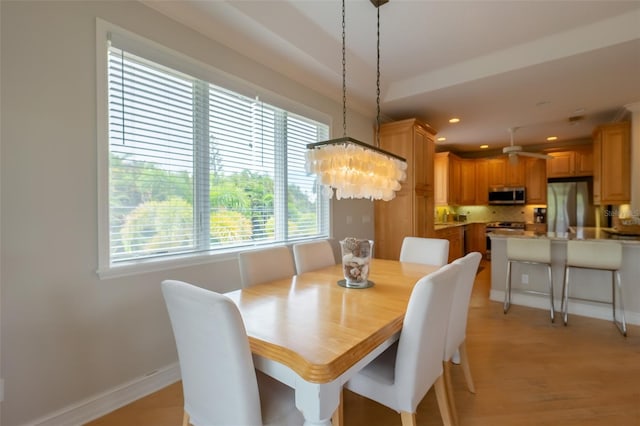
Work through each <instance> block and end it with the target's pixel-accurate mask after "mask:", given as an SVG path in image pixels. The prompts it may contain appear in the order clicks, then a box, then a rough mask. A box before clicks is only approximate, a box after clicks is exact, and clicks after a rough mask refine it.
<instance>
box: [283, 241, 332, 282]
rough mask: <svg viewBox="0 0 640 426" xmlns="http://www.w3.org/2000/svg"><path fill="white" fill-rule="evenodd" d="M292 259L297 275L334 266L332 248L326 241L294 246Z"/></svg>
mask: <svg viewBox="0 0 640 426" xmlns="http://www.w3.org/2000/svg"><path fill="white" fill-rule="evenodd" d="M293 259H294V261H295V264H296V271H297V273H298V274H303V273H305V272H307V271H314V270H316V269H320V268H324V267H326V266H331V265H335V264H336V257H335V255H334V254H333V248H331V243H329V241H327V240H322V241H310V242H306V243H298V244H294V245H293Z"/></svg>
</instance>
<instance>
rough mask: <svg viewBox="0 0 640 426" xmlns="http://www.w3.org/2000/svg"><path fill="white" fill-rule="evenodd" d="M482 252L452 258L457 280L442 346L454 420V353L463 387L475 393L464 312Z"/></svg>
mask: <svg viewBox="0 0 640 426" xmlns="http://www.w3.org/2000/svg"><path fill="white" fill-rule="evenodd" d="M481 258H482V255H481V254H480V253H478V252H472V253H469V254H467V255H466V256H464V257H462V258H460V259H457V260H455V261H454V262H453V264H454V265H458V266H460V272H459V274H458V280H457V282H456V284H455V287H456V288H455V292H454V293H453V302H452V303H451V311H450V312H449V325H448V328H447V338H446V342H445V347H444V358H443V367H444V378H445V385H446V388H447V395H448V397H449V406H450V407H451V413H452V414H453V417H454V421H455V423H456V424H457V423H458V421H457V412H456V408H455V400H454V398H453V383H452V380H451V361H452V359H453V358H454V356H455V355H459V359H460V365H461V366H462V371H463V373H464V378H465V381H466V382H467V388H468V389H469V391H470V392H471V393H476V389H475V386H474V384H473V378H472V376H471V368H470V367H469V358H468V354H467V345H466V338H467V316H468V313H469V301H470V300H471V290H472V289H473V283H474V282H475V279H476V273H477V272H478V266H479V265H480V259H481Z"/></svg>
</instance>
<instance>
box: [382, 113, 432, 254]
mask: <svg viewBox="0 0 640 426" xmlns="http://www.w3.org/2000/svg"><path fill="white" fill-rule="evenodd" d="M435 134H436V132H435V131H434V130H433V129H432V128H431V127H430V126H429V125H427V124H424V123H422V122H420V121H418V120H416V119H409V120H402V121H395V122H391V123H385V124H382V125H381V126H380V148H382V149H384V150H387V151H389V152H392V153H394V154H396V155H399V156H401V157H404V158H405V159H406V160H407V166H408V168H407V179H406V181H404V182H402V188H401V189H400V191H398V192H397V193H396V197H395V198H394V199H393V200H391V201H375V202H374V211H375V235H376V252H375V256H376V257H377V258H380V259H396V260H397V259H399V257H400V248H401V246H402V241H403V239H404V237H407V236H415V237H430V236H433V222H434V220H433V211H434V207H435V206H434V198H433V195H434V194H433V192H434V187H433V178H434V170H433V165H434V146H435V145H434V138H435Z"/></svg>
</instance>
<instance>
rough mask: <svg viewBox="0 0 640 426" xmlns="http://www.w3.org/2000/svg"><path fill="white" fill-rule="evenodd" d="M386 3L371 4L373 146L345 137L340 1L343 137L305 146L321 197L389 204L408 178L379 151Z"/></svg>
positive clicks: (400, 164)
mask: <svg viewBox="0 0 640 426" xmlns="http://www.w3.org/2000/svg"><path fill="white" fill-rule="evenodd" d="M387 1H388V0H371V3H373V5H374V6H375V7H376V8H377V9H378V10H377V12H378V27H377V78H376V87H377V92H376V106H377V116H376V127H375V146H374V145H370V144H366V143H364V142H360V141H358V140H356V139H354V138H351V137H349V136H347V83H346V82H347V80H346V43H345V40H346V37H345V0H342V129H343V136H342V137H341V138H337V139H331V140H328V141H323V142H316V143H311V144H308V145H307V152H306V166H307V171H308V172H309V173H313V174H316V175H317V176H318V180H319V182H320V184H321V185H322V187H323V194H325V195H326V196H327V197H329V198H331V196H332V195H333V193H334V190H335V195H336V198H337V199H338V200H340V199H342V198H368V199H371V200H383V201H389V200H392V199H393V198H394V197H395V193H396V191H398V190H399V189H400V182H402V181H404V180H405V179H406V177H407V172H406V170H407V162H406V160H405V159H404V158H402V157H399V156H397V155H395V154H393V153H390V152H388V151H385V150H383V149H380V147H379V146H380V9H379V7H380V6H382V5H383V4H385V3H386V2H387Z"/></svg>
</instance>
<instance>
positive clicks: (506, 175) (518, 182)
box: [487, 156, 526, 187]
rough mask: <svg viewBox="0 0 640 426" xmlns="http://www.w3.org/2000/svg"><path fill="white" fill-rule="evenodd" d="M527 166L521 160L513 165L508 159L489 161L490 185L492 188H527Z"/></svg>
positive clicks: (492, 159) (488, 174) (500, 158)
mask: <svg viewBox="0 0 640 426" xmlns="http://www.w3.org/2000/svg"><path fill="white" fill-rule="evenodd" d="M525 174H526V172H525V165H524V162H523V161H521V159H518V161H517V162H515V163H512V162H510V161H509V158H508V157H506V156H505V157H499V158H491V159H489V160H488V170H487V176H488V183H489V187H492V186H525Z"/></svg>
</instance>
